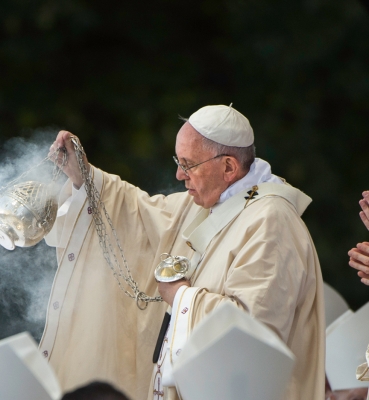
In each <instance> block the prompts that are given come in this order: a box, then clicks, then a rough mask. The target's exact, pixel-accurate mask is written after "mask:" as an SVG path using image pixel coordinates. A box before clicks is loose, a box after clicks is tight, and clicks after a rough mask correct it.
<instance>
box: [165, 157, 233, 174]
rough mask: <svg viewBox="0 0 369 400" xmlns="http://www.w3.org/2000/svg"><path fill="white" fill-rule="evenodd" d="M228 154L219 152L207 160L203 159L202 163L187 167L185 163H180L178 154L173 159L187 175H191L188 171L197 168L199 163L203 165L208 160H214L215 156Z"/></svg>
mask: <svg viewBox="0 0 369 400" xmlns="http://www.w3.org/2000/svg"><path fill="white" fill-rule="evenodd" d="M226 155H227V154H218V155H217V156H215V157H212V158H209V160H205V161H202V162H200V163H198V164H195V165H191V167H185V166H184V165H182V164H180V163H179V161H178V158H177V157H176V156H173V160H174V162H175V163H176V164H177V166H178V167H179V168H181V170H182V171H183V172H184V173H185V174H186V175H187V176H189V175H188V172H187V171H188V170H189V169H191V168H195V167H197V166H198V165H201V164H204V163H206V162H208V161H211V160H214V158H218V157H223V156H226Z"/></svg>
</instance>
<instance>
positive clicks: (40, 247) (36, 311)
mask: <svg viewBox="0 0 369 400" xmlns="http://www.w3.org/2000/svg"><path fill="white" fill-rule="evenodd" d="M55 137H56V131H55V130H50V129H48V130H42V131H40V130H38V131H36V132H33V133H32V135H31V138H30V139H24V138H20V137H17V138H12V139H10V140H8V141H7V142H6V143H4V144H3V146H2V148H1V149H0V191H1V188H3V187H4V186H7V185H8V184H9V182H11V181H12V180H14V179H15V178H17V177H19V176H20V175H21V174H23V173H25V172H27V174H26V175H25V176H23V177H22V178H21V179H20V182H22V181H23V182H24V181H27V180H37V181H42V182H47V183H48V182H51V177H52V172H53V164H52V163H51V162H50V161H47V162H44V163H42V165H40V166H39V167H37V168H34V169H32V168H33V167H34V166H36V165H38V164H40V163H41V162H42V160H44V159H45V158H46V157H47V155H48V152H49V148H50V145H51V144H52V143H53V141H54V140H55ZM62 175H63V174H62ZM61 180H62V179H61ZM16 183H18V182H16ZM60 183H61V182H60ZM0 196H1V193H0ZM56 268H57V262H56V256H55V249H54V248H50V247H48V246H47V245H46V244H45V242H44V241H43V240H42V241H41V242H40V243H38V244H37V245H36V246H33V247H29V248H18V247H16V249H15V250H13V251H9V250H6V249H5V248H3V247H2V246H0V339H1V338H4V337H7V336H10V335H14V334H16V333H19V332H23V331H26V330H27V331H29V332H30V333H31V334H32V335H33V337H34V338H35V339H36V341H39V340H40V338H41V334H42V330H43V326H44V322H45V316H46V309H47V301H48V296H49V293H50V290H51V285H52V280H53V277H54V274H55V271H56Z"/></svg>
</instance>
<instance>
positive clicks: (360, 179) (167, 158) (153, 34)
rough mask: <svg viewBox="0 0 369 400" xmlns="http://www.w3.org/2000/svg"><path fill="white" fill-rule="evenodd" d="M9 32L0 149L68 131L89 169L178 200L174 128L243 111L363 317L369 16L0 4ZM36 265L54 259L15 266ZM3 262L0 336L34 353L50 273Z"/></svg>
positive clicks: (4, 40)
mask: <svg viewBox="0 0 369 400" xmlns="http://www.w3.org/2000/svg"><path fill="white" fill-rule="evenodd" d="M0 21H1V24H0V66H1V74H0V146H1V147H3V148H4V144H5V143H7V141H8V140H9V139H10V138H12V137H15V136H23V137H25V138H29V137H31V136H32V134H33V132H34V130H36V129H39V128H48V129H49V130H50V129H51V130H54V131H55V133H56V132H57V131H58V129H60V128H65V129H68V130H70V131H72V132H73V133H75V134H76V135H78V136H79V137H80V139H81V141H82V143H83V145H84V147H85V150H86V152H87V154H88V157H89V160H90V162H92V163H93V164H95V165H97V166H99V167H100V168H102V169H104V170H106V171H109V172H113V173H116V174H119V175H120V176H121V177H122V178H124V179H127V180H129V181H130V182H132V183H134V184H136V185H138V186H140V187H141V188H143V189H145V190H147V191H149V192H150V193H155V192H163V191H164V192H168V191H170V190H173V189H178V188H180V187H181V186H178V184H177V183H176V181H175V177H174V174H175V166H174V164H173V161H172V159H171V156H172V154H173V152H174V141H175V135H176V132H177V131H178V129H179V127H180V125H181V123H180V121H179V119H178V114H180V115H182V116H184V117H187V116H189V115H190V114H191V113H192V112H194V111H195V110H196V109H198V108H199V107H201V106H204V105H207V104H229V103H231V102H233V105H234V107H235V108H236V109H238V110H239V111H241V112H242V113H244V114H245V115H246V116H247V117H248V118H249V119H250V121H251V124H252V126H253V128H254V131H255V134H256V146H257V155H258V156H259V157H262V158H264V159H266V160H267V161H269V162H270V163H271V164H272V167H273V171H274V173H275V174H277V175H280V176H283V177H285V178H286V179H287V181H289V182H290V183H291V184H293V185H294V186H297V187H299V188H300V189H301V190H303V191H305V192H306V193H307V194H309V195H310V196H311V197H312V198H313V200H314V201H313V203H312V205H311V206H310V207H309V208H308V210H307V212H306V213H305V215H304V220H305V222H306V224H307V225H308V227H309V229H310V231H311V234H312V236H313V239H314V241H315V244H316V247H317V250H318V254H319V257H320V261H321V265H322V270H323V277H324V279H325V280H326V281H327V282H328V283H330V284H331V285H332V286H334V287H335V288H336V289H338V290H339V291H340V292H341V293H342V294H343V295H344V297H345V298H346V299H347V301H348V302H349V304H350V305H351V307H352V308H353V309H357V308H358V307H359V306H361V305H362V304H364V303H365V302H366V301H368V300H369V288H367V287H365V286H364V285H362V284H361V283H360V282H359V279H358V278H357V277H356V274H355V271H354V270H352V269H351V268H349V267H348V265H347V261H348V257H347V251H348V250H349V249H350V248H351V247H353V246H354V245H355V244H356V243H357V242H359V241H363V240H367V239H368V232H367V231H366V229H365V228H364V226H363V225H362V223H361V221H360V219H359V217H358V212H359V206H358V200H359V199H360V196H361V192H362V190H364V189H366V188H368V178H367V174H368V172H369V170H368V157H367V147H368V146H367V144H368V139H367V138H368V125H369V112H368V111H369V105H368V96H369V72H368V61H369V52H368V50H369V41H368V39H367V38H368V37H369V18H368V3H367V2H366V1H362V2H359V1H356V2H355V1H352V2H350V1H347V0H320V1H316V0H283V1H279V2H275V1H271V0H249V1H241V0H217V1H213V0H196V1H195V0H187V1H183V0H178V1H170V0H151V1H137V2H113V1H109V0H108V1H105V2H101V1H97V0H89V1H82V0H63V1H61V0H32V1H30V0H12V1H10V0H3V1H2V2H1V3H0ZM1 154H2V157H5V152H4V151H3V152H2V153H1ZM37 251H40V252H42V253H43V254H48V255H50V257H51V254H52V253H51V252H52V251H53V250H52V249H48V248H46V246H45V245H44V244H40V245H39V246H37V247H35V248H32V249H17V250H15V252H14V253H12V254H13V255H14V260H15V259H18V258H19V257H20V258H21V257H23V256H24V254H27V257H30V258H31V259H32V254H34V253H33V252H37ZM5 253H6V250H4V249H0V257H3V258H0V272H1V276H0V279H1V280H2V282H3V283H4V282H5V283H6V285H7V286H9V285H8V284H7V283H8V282H9V279H10V278H9V276H10V275H11V282H12V284H13V283H14V285H15V289H13V291H9V290H5V289H4V287H3V286H4V285H3V286H0V288H2V291H1V293H0V304H1V308H0V336H1V337H4V336H7V335H10V334H12V333H15V332H19V331H22V330H25V329H29V330H30V331H31V332H32V333H33V335H34V336H35V337H36V338H39V336H40V328H39V325H37V326H33V325H32V324H31V323H30V322H29V320H28V319H27V318H25V317H24V315H23V314H24V312H26V311H27V310H28V309H29V307H30V305H29V302H28V301H27V296H26V295H25V293H26V291H25V289H23V288H24V285H23V284H22V285H21V284H20V283H19V282H20V280H23V281H24V277H25V275H26V274H27V275H31V276H33V277H34V279H35V280H37V279H41V277H42V279H46V280H48V282H50V285H51V279H52V275H53V271H54V269H55V260H52V261H48V262H44V263H41V266H40V271H43V272H40V274H39V275H37V274H36V275H37V276H34V273H33V272H32V271H33V270H32V266H31V265H28V266H27V268H25V267H22V266H20V267H17V268H18V270H16V272H17V273H16V274H10V272H13V271H15V268H14V267H13V265H12V264H13V262H9V261H7V262H6V263H4V261H1V260H5V258H4V257H5ZM48 257H49V256H48ZM6 259H7V260H8V258H6ZM14 264H15V262H14ZM9 287H10V286H9ZM22 296H23V297H22ZM45 297H47V296H45ZM14 298H17V302H14V301H13V299H14ZM45 308H46V306H45ZM22 313H23V314H22ZM10 322H11V323H10Z"/></svg>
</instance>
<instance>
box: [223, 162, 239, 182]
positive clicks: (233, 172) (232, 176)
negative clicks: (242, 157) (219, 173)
mask: <svg viewBox="0 0 369 400" xmlns="http://www.w3.org/2000/svg"><path fill="white" fill-rule="evenodd" d="M224 163H225V168H224V180H225V181H226V182H232V181H236V180H238V179H240V178H239V175H240V172H241V166H240V163H239V162H238V161H237V160H236V159H235V158H234V157H231V156H225V157H224Z"/></svg>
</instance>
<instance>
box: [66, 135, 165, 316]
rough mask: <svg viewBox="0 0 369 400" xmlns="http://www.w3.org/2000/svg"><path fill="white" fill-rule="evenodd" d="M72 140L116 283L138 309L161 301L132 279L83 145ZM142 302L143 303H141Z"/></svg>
mask: <svg viewBox="0 0 369 400" xmlns="http://www.w3.org/2000/svg"><path fill="white" fill-rule="evenodd" d="M72 142H73V144H74V149H75V154H76V157H77V161H78V166H79V169H80V172H81V175H82V178H83V181H84V184H85V189H86V193H87V198H88V201H89V205H90V209H91V213H92V217H93V220H94V223H95V227H96V233H97V235H98V237H99V244H100V247H101V249H102V251H103V255H104V258H105V261H106V262H107V264H108V265H109V267H110V269H111V270H112V272H113V276H114V278H115V280H116V281H117V283H118V286H119V288H120V289H121V290H122V291H123V292H124V293H125V294H126V295H127V296H128V297H130V298H132V299H135V300H136V304H137V306H138V308H139V309H140V310H145V309H146V307H147V305H148V303H150V302H161V301H163V299H162V298H161V297H160V296H155V297H150V296H148V295H147V294H145V293H144V292H141V291H140V290H139V288H138V284H137V282H136V281H135V280H134V279H133V277H132V274H131V271H130V269H129V267H128V263H127V260H126V258H125V256H124V253H123V249H122V246H121V244H120V241H119V238H118V235H117V232H116V230H115V229H114V226H113V222H112V221H111V219H110V216H109V214H108V212H107V210H106V208H105V205H104V203H103V201H102V200H101V198H100V193H99V192H98V190H97V189H96V187H95V184H94V182H93V179H92V178H91V176H90V174H89V173H88V171H87V168H86V165H85V163H84V161H83V156H84V155H85V152H84V150H83V147H82V146H81V144H80V142H79V140H78V138H77V137H75V136H72ZM100 208H101V210H102V212H103V214H104V216H105V219H106V221H107V222H108V224H109V227H110V229H111V232H112V233H113V236H114V240H115V243H116V246H117V247H118V249H119V255H120V258H121V259H122V261H123V265H124V270H125V272H124V271H123V269H122V267H121V264H120V262H119V260H118V257H117V255H116V253H115V252H114V249H113V244H112V243H111V240H110V237H109V235H108V233H107V231H106V226H105V223H104V221H103V217H102V213H101V211H100ZM121 279H123V280H124V282H125V283H126V285H127V286H128V287H129V288H130V290H129V289H128V290H127V289H125V288H124V287H123V285H122V282H121ZM143 303H144V305H142V304H143Z"/></svg>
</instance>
